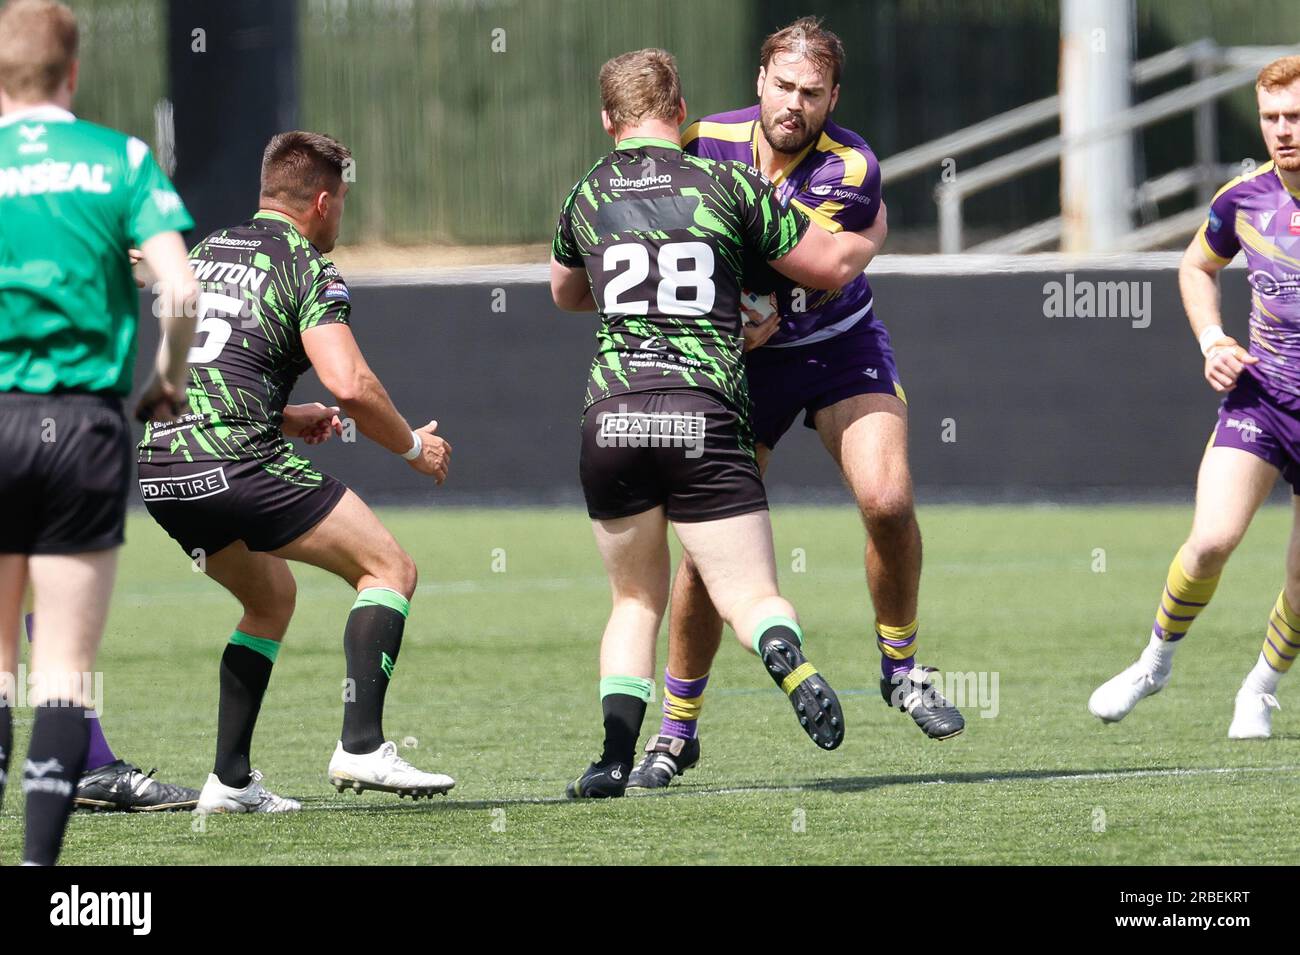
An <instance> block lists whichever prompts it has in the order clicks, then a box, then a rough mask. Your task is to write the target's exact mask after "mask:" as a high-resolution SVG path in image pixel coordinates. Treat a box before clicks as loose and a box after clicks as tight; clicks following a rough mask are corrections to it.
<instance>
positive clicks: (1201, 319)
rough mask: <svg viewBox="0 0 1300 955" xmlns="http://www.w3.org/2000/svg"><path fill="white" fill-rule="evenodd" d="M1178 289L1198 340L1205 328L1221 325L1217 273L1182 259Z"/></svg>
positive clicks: (1193, 332)
mask: <svg viewBox="0 0 1300 955" xmlns="http://www.w3.org/2000/svg"><path fill="white" fill-rule="evenodd" d="M1178 290H1179V292H1180V294H1181V295H1182V299H1183V310H1184V311H1185V312H1186V313H1187V321H1188V324H1190V325H1191V327H1192V334H1193V335H1194V336H1196V338H1197V339H1198V340H1199V339H1200V337H1201V336H1202V335H1204V334H1205V333H1206V331H1207V330H1209V329H1212V328H1216V327H1221V326H1222V324H1223V319H1222V313H1221V311H1220V307H1219V279H1218V275H1217V274H1214V273H1211V272H1207V271H1206V270H1205V269H1203V268H1201V267H1200V266H1199V265H1198V264H1196V263H1194V262H1188V261H1187V260H1186V259H1184V260H1183V263H1182V264H1181V265H1180V266H1179V267H1178Z"/></svg>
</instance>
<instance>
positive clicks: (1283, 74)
mask: <svg viewBox="0 0 1300 955" xmlns="http://www.w3.org/2000/svg"><path fill="white" fill-rule="evenodd" d="M1296 80H1300V56H1284V57H1282V58H1281V59H1277V60H1274V61H1273V62H1272V63H1270V64H1268V66H1266V67H1264V68H1263V69H1262V70H1260V71H1259V76H1257V77H1256V78H1255V88H1256V89H1264V90H1273V89H1281V88H1282V87H1284V86H1290V85H1291V84H1292V83H1294V82H1295V81H1296Z"/></svg>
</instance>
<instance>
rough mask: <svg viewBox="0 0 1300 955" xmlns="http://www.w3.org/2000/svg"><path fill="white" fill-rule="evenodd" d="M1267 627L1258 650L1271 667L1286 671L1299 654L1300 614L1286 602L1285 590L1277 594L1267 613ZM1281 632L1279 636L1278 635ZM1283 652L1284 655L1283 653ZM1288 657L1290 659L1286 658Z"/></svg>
mask: <svg viewBox="0 0 1300 955" xmlns="http://www.w3.org/2000/svg"><path fill="white" fill-rule="evenodd" d="M1268 622H1269V628H1268V631H1267V632H1266V633H1265V634H1264V646H1263V647H1261V648H1260V652H1261V653H1263V654H1264V659H1265V660H1267V661H1268V665H1269V666H1271V667H1272V668H1273V669H1275V670H1278V671H1280V672H1282V673H1286V672H1287V671H1288V670H1290V669H1291V664H1292V663H1294V662H1295V658H1296V657H1297V656H1300V616H1297V614H1296V613H1295V611H1294V610H1292V609H1291V607H1290V605H1288V604H1287V602H1286V591H1285V590H1284V591H1282V592H1281V593H1280V594H1278V595H1277V603H1275V604H1274V605H1273V611H1272V613H1270V614H1269V615H1268ZM1279 634H1281V636H1279ZM1283 654H1285V656H1284V655H1283ZM1287 657H1290V658H1291V659H1289V660H1288V659H1287Z"/></svg>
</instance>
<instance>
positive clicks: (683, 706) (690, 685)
mask: <svg viewBox="0 0 1300 955" xmlns="http://www.w3.org/2000/svg"><path fill="white" fill-rule="evenodd" d="M708 684H709V675H708V674H707V673H706V674H704V676H702V677H698V678H696V679H694V680H679V679H678V678H677V677H675V676H673V675H672V674H671V673H669V672H668V668H667V667H665V668H664V703H663V711H664V718H663V722H662V723H660V724H659V735H660V736H672V737H674V738H676V739H695V734H696V731H697V727H698V724H699V719H700V710H702V709H703V708H704V688H705V687H706V686H708Z"/></svg>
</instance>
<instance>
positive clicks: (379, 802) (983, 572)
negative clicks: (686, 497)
mask: <svg viewBox="0 0 1300 955" xmlns="http://www.w3.org/2000/svg"><path fill="white" fill-rule="evenodd" d="M382 517H383V518H384V520H385V521H386V522H387V523H388V526H389V527H390V528H392V529H393V531H394V533H395V534H396V535H397V537H398V538H399V539H400V540H401V541H402V542H403V544H404V545H405V546H406V547H407V548H408V549H409V550H410V551H411V552H412V554H413V555H414V556H415V559H416V561H417V563H418V564H419V567H420V574H421V584H420V591H419V593H418V594H417V596H416V599H415V601H414V604H413V610H412V615H411V619H410V623H409V625H408V628H407V635H406V642H405V645H404V646H403V649H402V653H401V657H400V659H399V661H398V665H397V671H396V674H395V678H394V682H393V685H392V688H391V689H390V691H389V694H388V712H387V719H386V731H387V733H388V736H389V737H390V738H392V739H396V740H398V741H403V740H404V741H405V746H406V748H405V749H403V754H404V755H405V756H407V757H408V758H409V759H411V760H412V761H413V762H415V763H416V764H418V765H419V766H421V767H424V768H430V769H437V770H439V771H443V772H447V773H450V774H451V775H453V776H455V777H456V779H457V780H458V785H457V787H456V789H455V790H454V791H453V792H452V794H451V795H450V796H449V797H447V798H446V799H443V798H435V799H434V800H432V801H422V802H419V803H414V804H413V803H411V802H410V801H409V800H406V801H398V799H397V798H396V797H392V796H386V795H382V794H376V793H366V794H365V795H363V796H356V795H354V794H352V793H350V792H347V793H343V794H337V793H335V792H334V790H333V789H332V788H330V787H329V786H328V784H327V783H326V781H325V767H326V764H327V762H328V760H329V757H330V753H331V752H332V750H333V747H334V743H335V740H336V739H337V734H338V728H339V721H340V684H341V680H342V676H343V655H342V652H341V633H342V627H343V621H344V618H345V616H346V614H347V611H348V608H349V606H350V604H351V600H352V597H351V596H350V592H349V591H348V589H347V587H346V586H345V585H344V584H342V583H341V582H338V581H336V580H334V579H332V578H330V577H328V576H327V575H325V574H323V573H320V572H317V571H315V570H312V569H306V568H302V569H299V570H297V571H296V573H297V575H298V581H299V594H298V604H297V613H296V616H295V618H294V622H293V625H292V627H291V628H290V631H289V635H288V637H287V639H286V643H285V647H284V651H283V652H282V653H281V655H280V658H279V662H278V663H277V664H276V669H275V673H274V675H273V676H272V679H271V686H270V691H269V693H268V696H267V699H266V703H265V705H264V707H263V710H262V717H261V722H260V725H259V727H258V733H257V737H256V739H255V741H254V765H255V766H257V767H258V768H260V769H261V770H262V771H263V772H264V773H265V774H266V781H267V784H268V785H269V786H271V788H273V789H274V790H275V791H277V792H280V793H282V794H284V795H290V796H294V797H297V798H300V799H302V800H303V803H304V811H303V812H301V813H298V814H292V815H284V816H260V817H253V816H242V817H226V816H222V817H212V818H209V819H208V820H207V821H206V825H205V826H204V827H201V828H200V827H199V826H198V821H197V820H196V818H195V817H192V816H191V815H189V814H166V815H158V816H152V817H149V816H126V815H86V814H78V815H77V816H76V817H74V819H73V822H72V824H71V826H70V828H69V832H68V837H67V841H66V844H65V850H64V857H63V860H64V861H65V862H67V863H91V864H94V863H121V864H142V865H157V864H168V863H173V864H174V863H180V864H201V863H226V864H257V863H284V864H329V863H354V864H355V863H388V864H403V863H412V864H432V863H534V862H536V863H620V862H644V863H692V862H705V863H713V862H716V863H783V862H801V861H809V860H816V861H818V862H823V863H825V862H832V863H878V864H900V863H910V862H913V861H916V862H925V863H929V862H952V863H995V864H996V863H1046V864H1073V865H1077V864H1090V863H1143V864H1156V865H1160V864H1177V863H1237V864H1258V863H1268V862H1278V861H1282V860H1286V859H1294V858H1296V857H1297V855H1298V854H1300V830H1298V829H1297V828H1296V827H1295V826H1294V825H1292V824H1291V823H1290V817H1289V815H1288V812H1287V809H1286V807H1287V806H1289V805H1290V802H1291V800H1290V799H1289V798H1287V797H1286V796H1285V794H1286V793H1288V792H1293V791H1294V788H1295V785H1296V783H1297V782H1300V718H1298V717H1297V716H1296V714H1295V709H1294V708H1292V707H1290V706H1288V708H1287V709H1285V710H1283V711H1282V712H1281V713H1280V714H1278V716H1277V717H1276V719H1275V721H1274V730H1275V736H1274V738H1273V739H1272V740H1269V741H1267V742H1237V743H1234V742H1230V741H1229V740H1228V739H1227V726H1228V721H1229V719H1230V717H1231V712H1232V699H1233V694H1234V693H1235V691H1236V689H1237V686H1238V685H1239V683H1240V681H1241V679H1242V677H1243V676H1244V675H1245V673H1246V671H1247V670H1248V669H1249V667H1250V666H1251V665H1252V663H1253V662H1254V659H1255V656H1256V654H1257V652H1258V649H1259V645H1260V642H1261V639H1262V635H1263V629H1264V626H1265V622H1266V619H1267V615H1268V611H1269V608H1270V606H1271V604H1272V601H1273V600H1274V599H1275V597H1276V595H1277V591H1278V588H1279V586H1280V584H1281V580H1282V567H1283V564H1282V561H1283V555H1284V552H1285V541H1286V532H1287V528H1288V526H1289V523H1290V521H1289V513H1288V512H1285V511H1283V510H1281V509H1279V508H1268V509H1265V510H1264V511H1263V512H1262V513H1261V514H1260V516H1259V517H1258V518H1257V519H1256V522H1255V526H1254V528H1253V529H1252V531H1251V533H1250V535H1249V536H1248V538H1247V540H1246V543H1245V544H1244V545H1243V547H1242V549H1241V550H1240V551H1239V552H1238V554H1237V555H1236V556H1235V557H1234V558H1233V560H1232V563H1231V564H1230V565H1229V568H1228V570H1227V572H1226V573H1225V575H1224V579H1223V583H1222V585H1221V586H1220V588H1219V592H1218V594H1217V596H1216V598H1215V601H1214V603H1213V604H1212V605H1211V606H1210V608H1209V609H1208V610H1207V611H1206V613H1205V614H1204V615H1203V616H1202V617H1201V620H1200V621H1199V622H1198V624H1197V626H1196V627H1195V628H1194V630H1193V631H1192V634H1191V636H1190V637H1189V638H1188V639H1187V641H1186V643H1185V644H1184V646H1183V648H1182V650H1181V651H1180V653H1179V657H1178V660H1177V664H1176V666H1175V670H1174V678H1173V682H1172V683H1171V685H1170V686H1169V688H1168V689H1167V690H1166V691H1165V692H1164V693H1162V694H1160V695H1159V696H1156V697H1154V698H1152V699H1150V700H1147V701H1145V702H1144V703H1143V704H1141V705H1140V706H1139V707H1138V709H1137V710H1136V711H1135V712H1134V713H1133V714H1132V715H1131V716H1130V717H1129V718H1128V719H1127V720H1125V721H1124V722H1123V723H1121V724H1118V725H1115V726H1109V727H1107V726H1103V725H1101V724H1100V723H1098V722H1097V720H1095V719H1094V718H1093V717H1092V716H1090V715H1089V714H1088V713H1087V711H1086V709H1085V702H1086V700H1087V697H1088V694H1089V693H1090V692H1091V690H1092V688H1093V687H1094V686H1096V685H1097V683H1098V682H1099V681H1101V680H1102V679H1104V678H1106V677H1109V676H1110V675H1112V674H1113V673H1115V672H1117V671H1118V670H1119V669H1120V668H1121V667H1123V666H1125V665H1127V664H1128V663H1129V662H1131V661H1132V660H1133V659H1134V658H1135V656H1136V654H1137V652H1138V651H1139V649H1140V648H1141V646H1142V645H1143V644H1144V643H1145V640H1146V634H1147V632H1148V628H1149V626H1150V622H1151V615H1152V612H1153V610H1154V607H1155V603H1156V599H1157V596H1158V594H1159V589H1160V586H1161V582H1162V580H1163V577H1164V573H1165V569H1166V567H1167V566H1168V562H1169V559H1170V557H1171V556H1172V554H1173V551H1174V549H1175V548H1176V547H1177V545H1178V543H1179V542H1180V541H1181V540H1182V537H1183V535H1184V534H1185V532H1186V529H1187V526H1188V523H1189V521H1190V517H1191V508H1190V506H1186V507H1174V506H1169V507H1111V506H1107V507H1077V508H1048V507H1000V506H999V507H955V506H953V507H950V506H943V507H928V508H924V509H923V510H922V512H921V525H922V530H923V532H924V534H925V541H926V569H925V573H924V577H923V583H922V593H921V647H922V652H921V656H920V659H921V661H922V662H924V663H930V664H934V665H937V666H939V667H940V668H942V669H943V670H945V671H961V672H976V673H978V672H981V671H982V672H985V673H988V674H997V677H998V690H999V693H998V698H997V711H996V715H993V712H992V708H989V709H987V710H986V711H985V712H986V713H987V714H988V715H984V716H982V715H981V712H980V710H979V708H978V705H977V704H978V702H979V701H978V700H971V701H968V703H967V706H966V715H967V721H968V722H967V730H966V733H965V734H964V735H963V736H961V737H958V738H957V739H955V740H950V741H948V742H945V743H935V742H932V741H929V740H927V739H924V738H923V737H922V735H921V733H920V732H919V731H918V730H917V729H916V728H915V727H914V726H913V725H912V723H911V721H910V720H909V719H908V718H907V717H906V716H904V715H903V714H901V713H899V712H897V711H892V710H890V709H888V708H887V707H886V706H885V705H884V704H883V702H882V701H881V699H880V697H879V695H878V691H877V689H876V681H877V674H878V670H877V662H876V652H875V650H874V647H873V646H872V643H871V641H870V640H869V638H868V637H869V634H870V622H871V611H870V605H869V601H868V598H867V594H866V589H865V587H864V585H863V584H862V570H861V548H862V531H861V529H860V525H859V523H858V520H857V517H856V515H855V513H854V512H853V510H852V509H851V508H849V507H843V508H796V507H787V508H778V509H777V510H776V511H775V512H774V521H775V528H776V541H777V553H778V560H779V565H780V569H781V582H782V587H783V589H784V592H785V593H786V595H787V596H788V597H790V598H791V599H792V600H793V601H794V603H795V605H796V606H797V607H798V608H799V612H800V615H801V618H802V621H803V624H804V626H805V629H806V631H807V634H808V649H809V656H810V658H811V659H812V660H813V661H814V662H815V663H816V664H817V666H818V667H819V668H820V669H821V670H822V671H823V672H824V673H826V674H827V676H828V677H829V679H830V680H831V682H832V684H833V685H834V686H835V687H836V688H837V690H838V691H839V692H840V694H841V698H842V700H843V702H844V706H845V711H846V720H847V729H848V732H847V738H846V740H845V743H844V745H843V746H842V747H841V748H840V749H839V750H837V751H835V752H832V753H825V752H821V751H819V750H818V749H817V748H816V747H815V746H813V744H812V743H811V742H810V741H809V740H808V739H807V738H806V737H805V736H804V734H803V733H802V732H801V731H800V730H799V728H798V726H797V724H796V721H795V719H794V717H793V714H792V713H791V711H790V708H789V705H788V704H787V703H786V701H785V700H784V698H783V697H782V696H781V694H780V693H779V692H778V691H777V690H776V688H775V687H773V686H772V685H771V683H770V681H769V679H768V677H767V676H766V675H765V674H764V672H763V670H762V668H761V666H760V665H759V664H758V662H757V661H756V660H755V659H754V658H753V657H752V656H750V655H747V654H745V653H743V652H742V651H741V649H740V647H739V645H738V644H737V643H736V642H735V641H734V638H732V637H731V636H730V635H728V637H727V642H725V643H724V644H723V650H722V653H721V654H720V657H719V661H718V663H717V665H716V667H715V669H714V673H713V680H712V684H711V686H710V690H709V695H708V698H707V703H706V705H705V709H704V718H703V721H702V724H701V726H702V733H701V736H702V739H703V744H704V761H703V763H702V764H701V766H700V767H698V768H697V769H695V770H692V771H691V772H689V773H687V774H686V776H684V777H682V778H680V779H679V780H678V781H677V783H676V784H675V785H674V786H673V788H672V789H671V790H670V791H669V793H668V794H659V795H649V796H641V797H636V798H629V799H623V800H618V801H612V802H603V803H567V802H565V801H564V800H563V799H562V798H561V797H562V793H563V790H564V785H565V783H566V781H567V780H569V779H570V778H571V777H573V776H574V775H576V774H577V773H578V772H579V771H580V770H582V769H583V767H585V766H586V764H587V762H588V761H589V759H590V758H591V757H592V756H593V755H594V754H595V753H596V752H597V751H598V749H599V735H600V732H599V724H598V721H599V704H598V701H597V693H596V680H597V672H596V651H597V643H598V639H599V635H600V632H601V628H602V626H603V623H604V620H605V615H606V613H607V611H608V606H609V604H608V590H607V588H606V584H605V581H604V578H603V575H602V572H601V568H600V563H599V559H598V557H597V555H596V551H595V547H594V544H593V542H592V538H591V533H590V530H589V527H588V524H587V521H586V519H585V516H584V515H582V514H581V513H580V512H578V511H576V510H563V509H561V510H454V509H453V510H442V511H439V510H437V509H427V510H417V509H401V510H385V511H383V512H382ZM128 536H129V544H128V545H127V547H126V549H125V550H124V552H123V563H122V570H121V575H120V578H119V584H118V590H117V594H116V598H115V603H114V609H113V613H112V617H111V620H110V625H109V630H108V635H107V638H106V641H105V648H104V651H103V653H102V655H101V658H100V669H101V670H102V671H103V672H104V723H105V727H106V730H107V733H108V737H109V740H110V742H111V743H112V744H113V746H114V747H115V748H116V749H117V751H118V753H119V755H121V756H122V757H124V758H126V759H129V760H131V761H133V762H137V763H139V764H140V765H141V766H142V768H144V769H146V770H147V769H148V768H149V767H151V766H158V767H159V770H160V772H159V776H160V777H162V778H165V779H168V780H173V781H178V782H186V783H189V784H191V785H195V786H198V785H200V784H201V782H202V780H203V779H204V777H205V776H206V774H207V772H208V770H209V769H210V767H211V761H212V748H213V737H214V730H215V719H216V715H215V714H216V705H217V663H218V660H219V657H220V654H221V650H222V647H223V645H224V642H225V639H226V637H227V636H228V635H229V633H230V630H231V629H232V627H233V626H234V624H235V621H236V615H237V610H236V607H235V605H234V603H233V602H232V600H231V599H230V598H229V597H228V596H226V595H225V593H224V592H223V591H221V590H220V589H219V588H218V587H217V586H216V585H215V584H213V583H212V582H210V581H208V580H206V579H205V578H203V577H202V576H200V575H198V574H195V573H194V572H193V571H192V570H191V569H190V567H189V565H188V563H187V561H186V559H185V558H184V556H183V555H182V554H181V553H180V551H179V550H178V549H177V548H176V547H175V546H174V545H173V544H172V543H171V541H170V540H169V539H167V538H166V537H165V535H164V534H163V533H162V532H161V531H160V530H159V529H158V528H157V527H156V526H155V525H154V524H153V523H152V522H151V521H150V520H149V519H148V518H147V517H146V516H144V515H143V514H137V515H133V517H132V520H131V523H130V527H129V535H128ZM797 549H798V550H797ZM502 561H504V567H503V566H502ZM796 562H802V564H803V567H802V570H801V571H800V572H795V570H794V569H792V568H793V566H794V564H795V563H796ZM659 652H660V660H661V661H662V660H663V657H664V653H665V652H666V638H665V639H661V642H660V651H659ZM661 665H662V662H661ZM1293 679H1294V678H1293ZM986 685H987V686H989V688H990V689H991V684H986ZM1282 694H1283V703H1284V705H1286V697H1287V696H1288V695H1290V694H1288V686H1287V685H1286V684H1285V683H1284V684H1283V688H1282ZM656 718H657V709H656V707H655V706H654V705H652V708H651V710H650V713H649V714H648V716H647V720H646V729H647V731H649V730H651V729H652V728H653V727H654V726H655V725H656V722H655V721H656ZM17 720H18V725H17V744H18V745H17V756H18V757H19V758H21V756H22V754H23V753H24V752H25V749H26V737H27V735H28V732H29V731H30V711H29V710H27V711H23V710H20V711H19V712H18V713H17ZM16 768H17V766H16V765H15V769H16ZM17 775H18V774H17V772H15V773H14V776H15V777H17ZM15 783H16V778H15ZM10 789H11V791H10V792H9V793H8V794H7V796H8V798H7V800H6V803H5V806H4V809H3V812H2V813H0V861H4V862H13V861H16V857H17V855H18V853H19V847H20V844H21V842H20V840H21V825H20V822H21V802H22V800H21V798H19V797H20V794H19V792H18V786H17V785H13V786H11V787H10Z"/></svg>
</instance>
